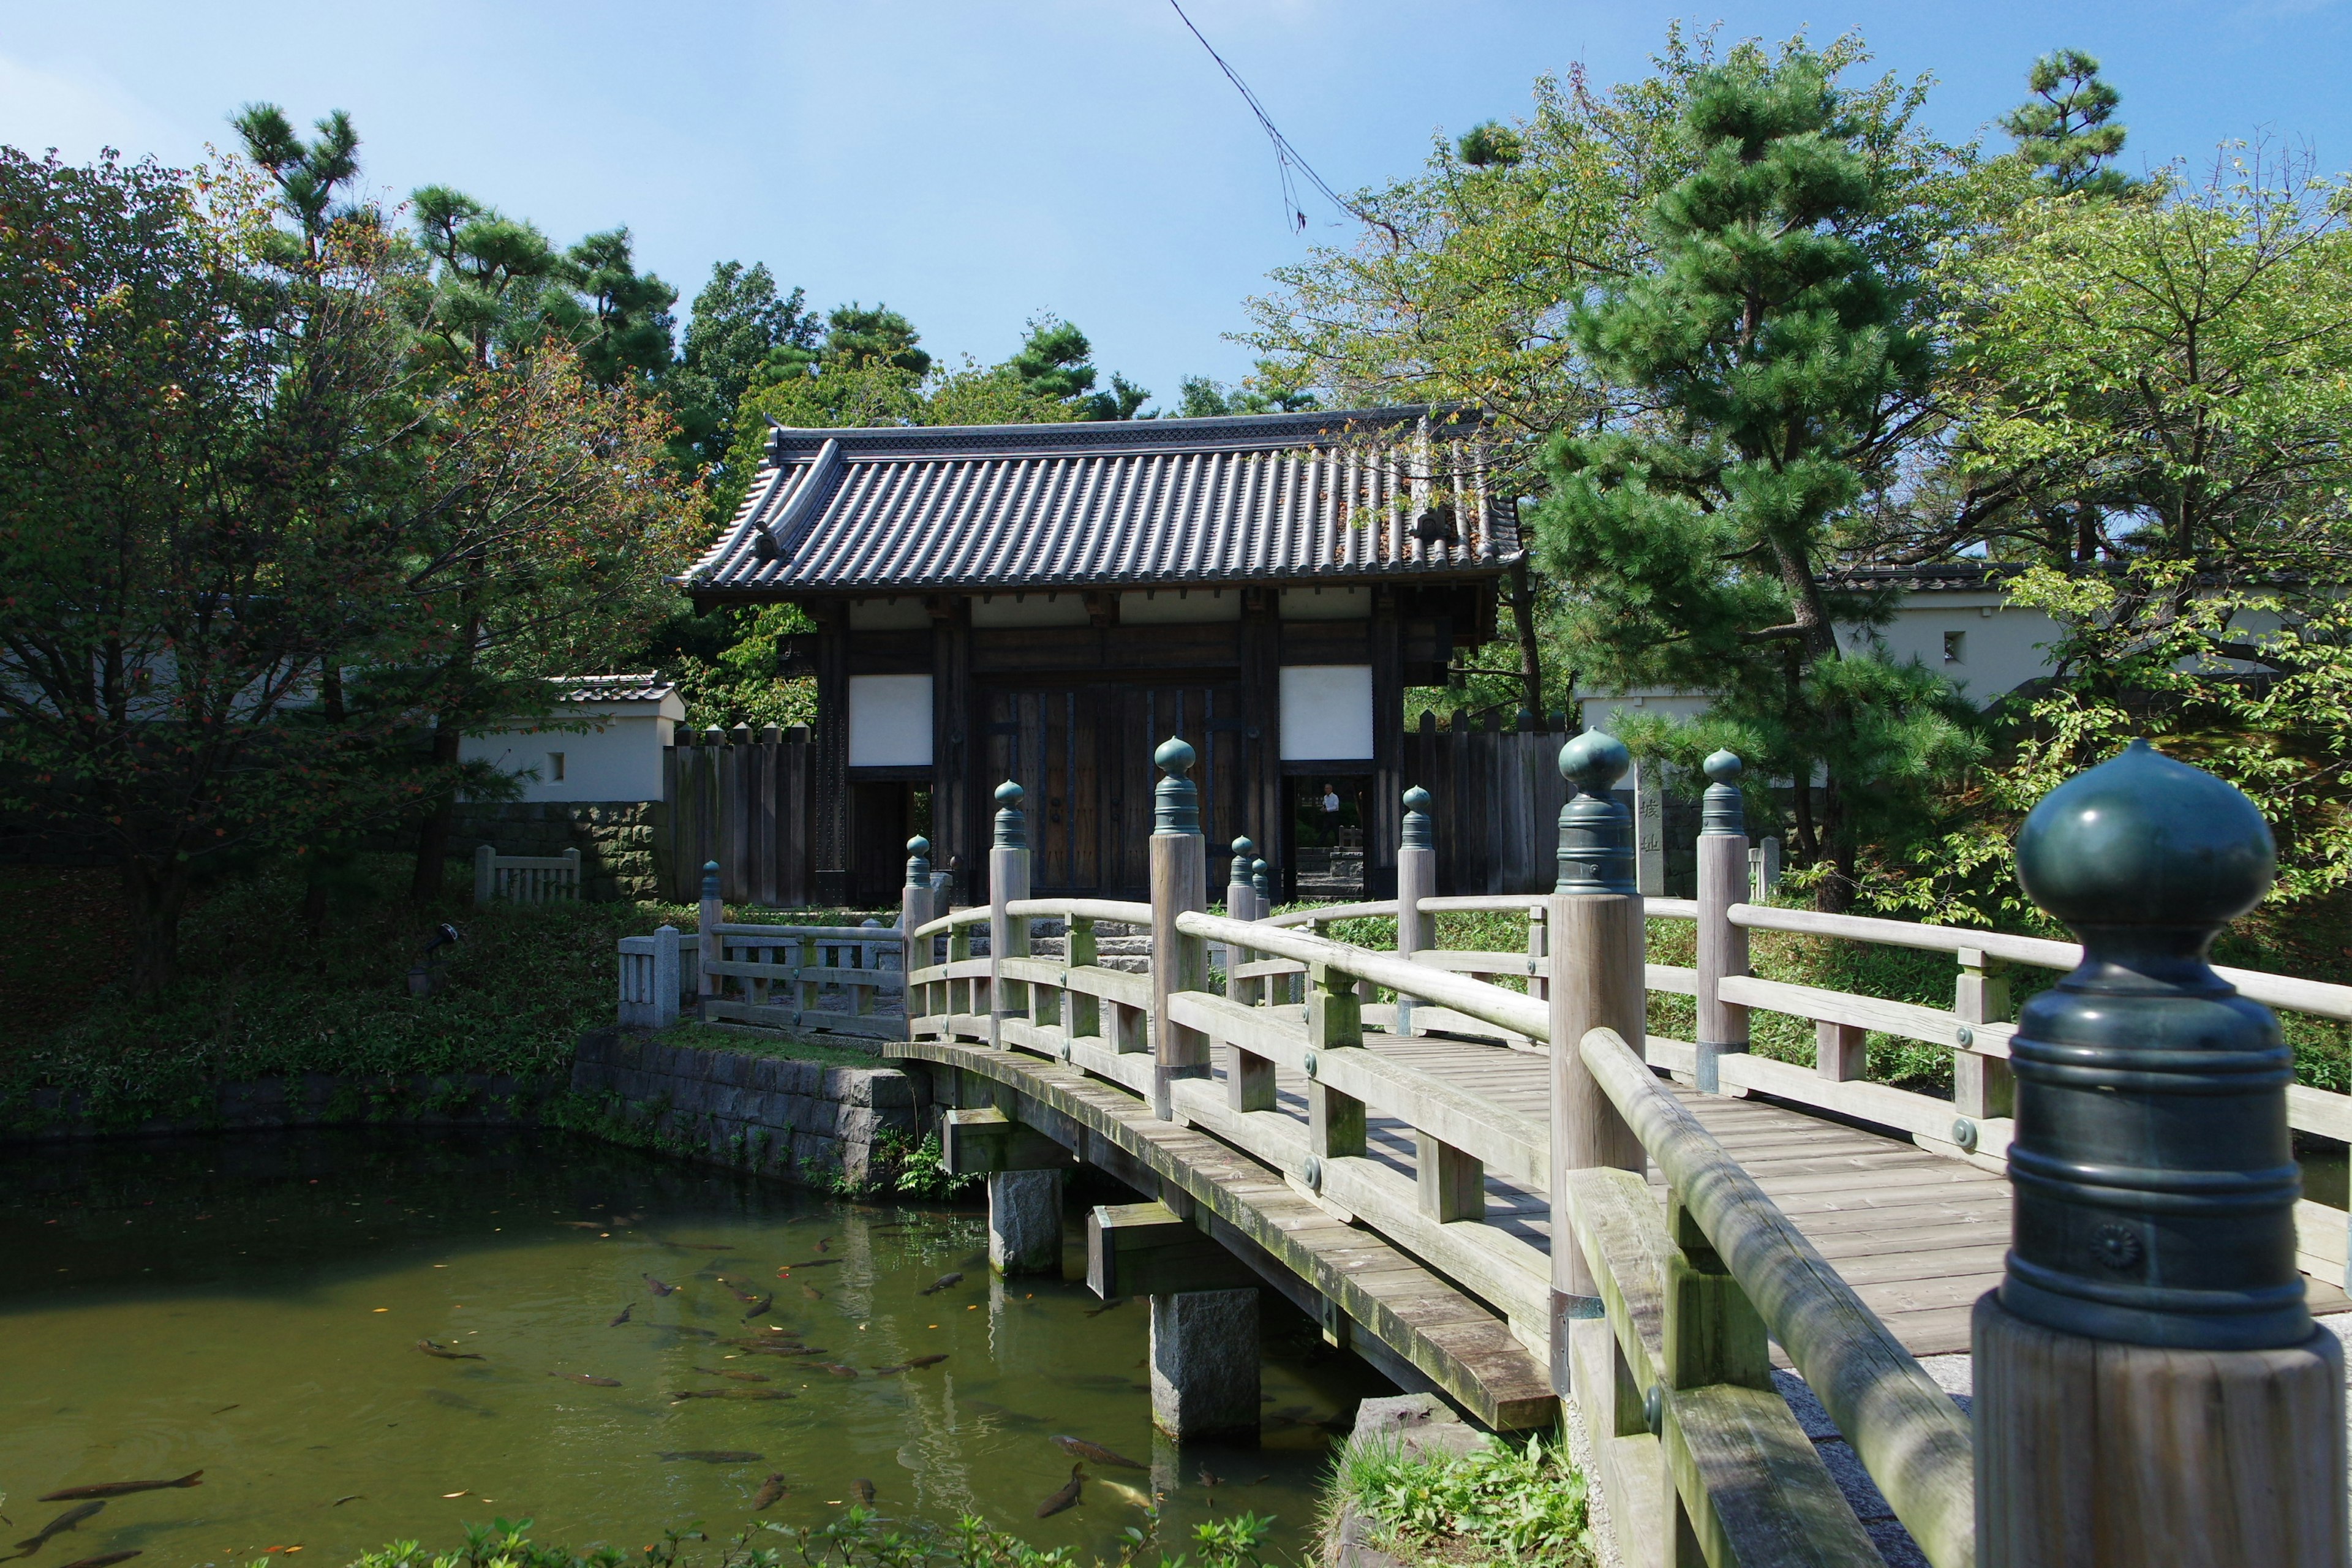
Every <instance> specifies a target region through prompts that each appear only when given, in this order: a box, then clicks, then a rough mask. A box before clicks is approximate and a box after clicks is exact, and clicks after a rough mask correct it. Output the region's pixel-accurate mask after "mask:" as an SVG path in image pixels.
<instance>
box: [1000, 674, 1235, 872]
mask: <svg viewBox="0 0 2352 1568" xmlns="http://www.w3.org/2000/svg"><path fill="white" fill-rule="evenodd" d="M979 700H980V703H981V706H982V714H983V721H982V724H983V733H984V735H985V737H986V744H985V745H984V746H982V748H981V749H980V756H981V759H982V769H983V772H984V774H985V776H984V777H982V778H979V779H975V780H973V781H972V783H973V785H974V790H973V793H974V795H975V796H976V797H978V798H979V799H981V800H982V801H987V802H989V803H990V804H989V805H988V807H987V813H988V816H989V817H990V819H991V820H992V819H993V816H994V812H995V806H994V804H993V795H994V791H995V789H996V786H997V785H998V784H1001V783H1003V781H1004V780H1006V779H1008V778H1009V779H1012V780H1013V781H1014V782H1015V783H1017V784H1020V785H1021V786H1022V787H1023V788H1024V789H1025V790H1027V791H1028V792H1029V794H1028V799H1027V800H1026V802H1025V803H1024V804H1025V805H1026V808H1027V810H1028V813H1029V849H1030V877H1029V879H1030V886H1031V887H1032V888H1033V889H1034V890H1035V891H1036V893H1037V894H1038V895H1039V896H1040V897H1045V896H1049V895H1050V896H1062V897H1079V898H1101V899H1137V900H1140V899H1146V898H1149V897H1150V888H1151V849H1150V837H1151V792H1152V786H1153V785H1154V784H1156V783H1157V782H1158V780H1159V777H1160V773H1159V770H1158V769H1157V768H1156V767H1154V766H1153V765H1152V762H1151V753H1152V752H1154V751H1155V750H1157V749H1158V747H1159V745H1160V742H1162V741H1164V740H1166V739H1168V737H1169V736H1171V735H1177V736H1181V737H1182V738H1183V739H1184V740H1186V741H1188V742H1191V743H1192V749H1193V750H1194V751H1195V752H1198V753H1199V754H1200V760H1199V762H1198V763H1195V764H1194V766H1193V769H1192V780H1193V782H1194V783H1195V784H1198V785H1200V788H1201V826H1202V831H1203V832H1204V833H1205V834H1206V835H1207V836H1208V839H1209V845H1210V850H1211V853H1210V857H1209V858H1210V861H1211V880H1212V881H1218V885H1219V886H1223V883H1222V881H1219V880H1218V879H1219V878H1220V877H1221V876H1222V875H1223V871H1224V864H1225V862H1224V857H1223V855H1222V854H1221V853H1218V851H1219V850H1220V849H1222V847H1223V846H1224V845H1225V844H1226V843H1227V842H1229V841H1230V840H1231V839H1232V838H1233V837H1234V835H1235V834H1240V833H1248V834H1251V835H1252V836H1253V837H1261V838H1262V837H1263V835H1260V834H1258V833H1257V832H1256V829H1255V827H1253V826H1250V825H1249V824H1248V822H1247V820H1246V818H1247V816H1248V815H1249V813H1248V808H1247V802H1248V800H1249V779H1250V771H1251V763H1252V761H1253V760H1254V759H1253V757H1252V754H1251V753H1252V750H1253V748H1254V747H1255V744H1256V742H1253V741H1252V740H1251V739H1250V738H1249V735H1248V731H1247V726H1246V725H1245V724H1244V722H1243V721H1242V717H1241V698H1240V694H1239V691H1238V689H1237V688H1235V687H1234V686H1233V685H1231V684H1198V683H1188V684H1182V685H1166V686H1156V685H1153V686H1147V685H1140V684H1135V683H1113V682H1108V681H1103V682H1088V683H1087V684H1084V685H1066V686H1056V687H1043V688H1034V687H991V688H984V689H982V691H981V692H980V693H979ZM986 841H987V839H986V837H985V836H983V837H982V842H983V843H985V842H986Z"/></svg>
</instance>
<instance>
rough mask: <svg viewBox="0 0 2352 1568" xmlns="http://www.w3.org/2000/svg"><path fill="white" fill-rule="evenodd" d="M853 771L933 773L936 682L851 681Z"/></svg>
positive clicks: (897, 678)
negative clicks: (933, 684)
mask: <svg viewBox="0 0 2352 1568" xmlns="http://www.w3.org/2000/svg"><path fill="white" fill-rule="evenodd" d="M849 765H850V766H851V767H853V768H927V767H929V766H930V765H931V678H930V677H929V676H928V675H853V676H851V677H850V678H849Z"/></svg>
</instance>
